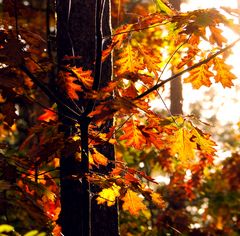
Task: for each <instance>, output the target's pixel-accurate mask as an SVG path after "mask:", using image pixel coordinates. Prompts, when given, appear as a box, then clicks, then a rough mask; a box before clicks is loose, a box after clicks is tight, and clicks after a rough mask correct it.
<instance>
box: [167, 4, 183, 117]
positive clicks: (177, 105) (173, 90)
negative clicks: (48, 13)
mask: <svg viewBox="0 0 240 236" xmlns="http://www.w3.org/2000/svg"><path fill="white" fill-rule="evenodd" d="M169 2H170V3H171V4H172V6H173V8H175V9H176V10H180V4H181V0H170V1H169ZM173 73H174V71H173ZM170 101H171V105H170V111H171V113H172V114H173V115H179V114H183V110H182V102H183V95H182V82H181V78H177V79H175V80H172V81H171V83H170Z"/></svg>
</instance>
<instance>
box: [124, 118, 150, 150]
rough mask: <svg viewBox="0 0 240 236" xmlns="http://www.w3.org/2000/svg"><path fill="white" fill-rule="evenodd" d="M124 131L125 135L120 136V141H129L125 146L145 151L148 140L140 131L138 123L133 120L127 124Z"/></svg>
mask: <svg viewBox="0 0 240 236" xmlns="http://www.w3.org/2000/svg"><path fill="white" fill-rule="evenodd" d="M123 131H124V133H125V134H124V135H122V136H120V138H119V140H127V141H126V143H125V144H126V146H128V147H130V146H133V147H134V148H136V149H143V146H144V144H146V139H145V137H144V136H143V134H142V132H141V131H140V130H139V129H138V127H137V122H136V121H134V120H131V121H129V122H127V123H126V124H125V127H124V128H123Z"/></svg>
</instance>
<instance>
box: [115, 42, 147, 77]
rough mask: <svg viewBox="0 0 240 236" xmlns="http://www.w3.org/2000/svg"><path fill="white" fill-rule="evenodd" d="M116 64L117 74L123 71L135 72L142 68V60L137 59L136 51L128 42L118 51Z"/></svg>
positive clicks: (123, 72)
mask: <svg viewBox="0 0 240 236" xmlns="http://www.w3.org/2000/svg"><path fill="white" fill-rule="evenodd" d="M119 58H120V59H118V60H117V61H116V64H117V65H118V66H119V69H118V71H117V74H118V75H122V74H125V73H136V72H137V71H138V70H140V69H144V67H143V66H141V65H142V62H141V61H140V60H139V56H138V51H137V50H136V49H135V48H133V47H132V45H131V44H130V43H128V44H127V46H126V48H125V49H124V51H123V52H122V53H120V55H119Z"/></svg>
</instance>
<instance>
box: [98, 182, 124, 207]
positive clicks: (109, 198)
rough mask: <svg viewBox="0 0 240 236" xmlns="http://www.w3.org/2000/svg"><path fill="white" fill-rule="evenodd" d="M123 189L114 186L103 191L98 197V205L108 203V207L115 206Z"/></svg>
mask: <svg viewBox="0 0 240 236" xmlns="http://www.w3.org/2000/svg"><path fill="white" fill-rule="evenodd" d="M120 189H121V187H119V186H117V185H116V184H113V185H112V186H111V187H110V188H105V189H103V190H102V191H101V192H100V193H99V194H98V195H99V196H98V197H97V199H96V200H97V203H98V204H104V203H107V205H108V206H113V205H114V204H115V201H116V198H117V197H119V196H120V193H119V190H120Z"/></svg>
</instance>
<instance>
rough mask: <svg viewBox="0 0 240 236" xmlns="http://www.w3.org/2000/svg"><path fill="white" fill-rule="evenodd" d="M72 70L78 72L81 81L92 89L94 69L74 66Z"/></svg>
mask: <svg viewBox="0 0 240 236" xmlns="http://www.w3.org/2000/svg"><path fill="white" fill-rule="evenodd" d="M71 70H72V71H73V72H74V73H75V74H76V76H77V78H78V79H79V81H81V82H82V84H83V85H84V87H85V88H87V89H91V88H92V85H93V77H92V76H91V74H92V71H90V70H85V71H84V70H83V69H82V67H79V68H78V67H73V68H71Z"/></svg>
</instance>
